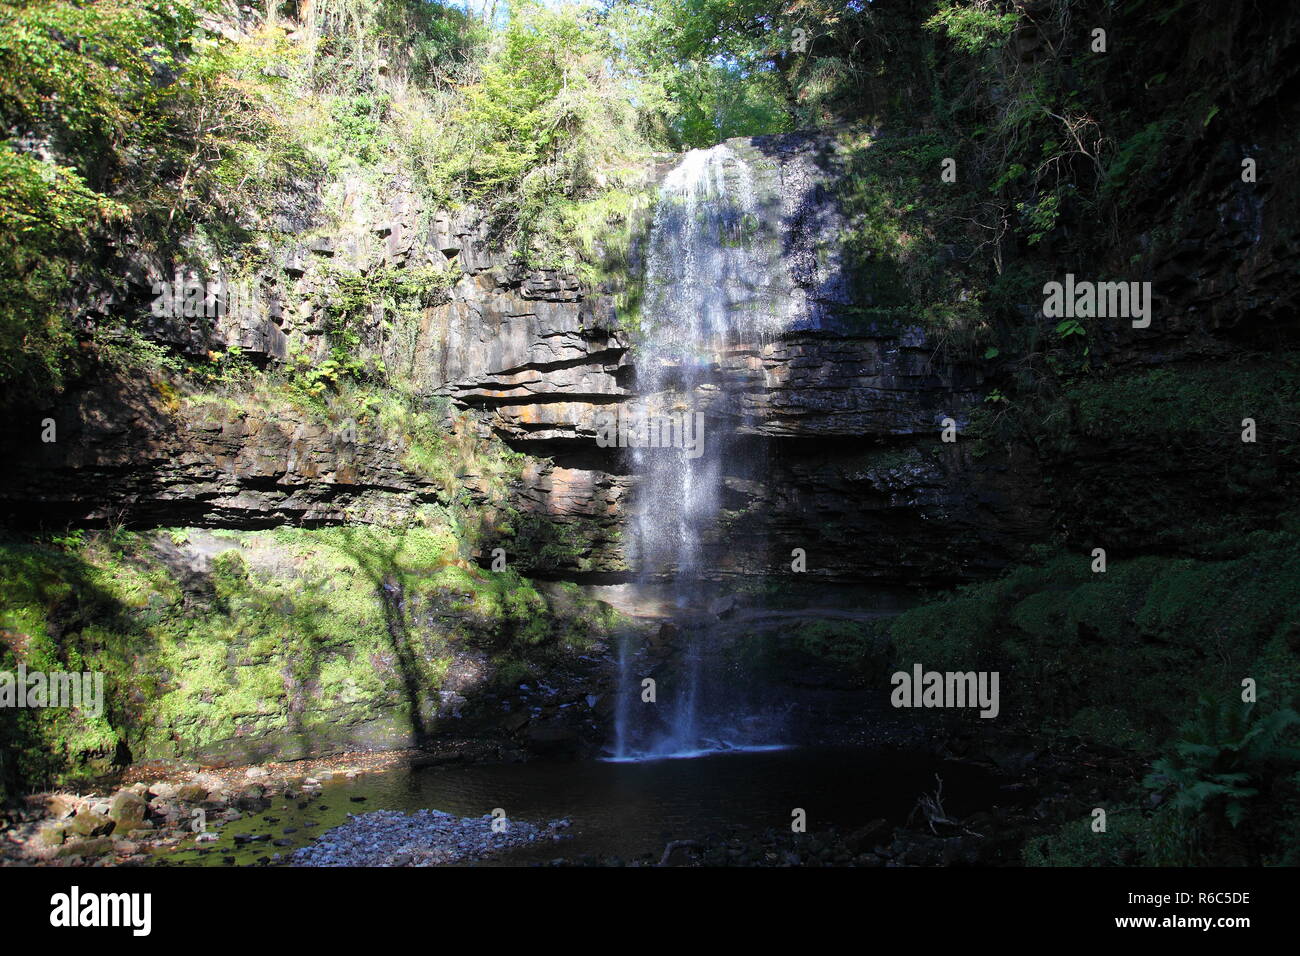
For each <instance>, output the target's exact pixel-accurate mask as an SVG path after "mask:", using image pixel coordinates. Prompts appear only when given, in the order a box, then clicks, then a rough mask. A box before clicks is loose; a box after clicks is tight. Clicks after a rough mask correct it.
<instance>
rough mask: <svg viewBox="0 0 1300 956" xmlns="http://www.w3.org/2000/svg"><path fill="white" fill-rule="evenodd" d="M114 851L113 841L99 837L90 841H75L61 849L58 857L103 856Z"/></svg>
mask: <svg viewBox="0 0 1300 956" xmlns="http://www.w3.org/2000/svg"><path fill="white" fill-rule="evenodd" d="M112 851H113V841H112V839H110V838H109V837H97V838H95V839H90V840H73V841H71V842H69V843H65V844H63V846H61V847H59V850H58V855H59V856H64V857H69V856H75V857H93V856H103V855H104V854H105V853H111V852H112Z"/></svg>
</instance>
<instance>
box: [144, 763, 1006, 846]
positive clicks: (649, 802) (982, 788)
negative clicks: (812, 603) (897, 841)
mask: <svg viewBox="0 0 1300 956" xmlns="http://www.w3.org/2000/svg"><path fill="white" fill-rule="evenodd" d="M936 773H938V774H939V775H940V776H942V778H943V794H944V804H945V807H946V808H947V810H948V811H949V813H950V815H955V816H958V817H960V816H964V815H967V814H969V813H972V812H974V811H976V810H979V809H982V808H988V807H990V806H992V805H993V804H995V803H1000V802H1004V798H1005V796H1006V794H1005V793H1004V792H1002V791H1000V789H999V785H1000V783H1002V781H1000V780H999V779H998V778H996V777H993V776H991V775H989V774H988V773H986V772H984V771H982V770H981V769H979V768H976V767H972V766H969V765H966V764H959V763H952V762H941V761H938V760H935V759H934V758H930V757H925V756H916V755H900V754H899V753H896V752H880V751H868V750H840V749H837V750H820V749H795V750H783V751H767V752H757V753H731V754H727V753H723V754H715V755H710V756H703V757H696V758H693V759H677V760H658V761H653V762H646V763H609V762H599V761H590V762H586V761H577V762H544V761H532V762H528V763H514V764H474V765H468V766H456V765H450V766H443V767H430V768H421V769H418V770H398V771H391V772H388V773H383V774H373V775H367V776H363V777H360V778H357V779H355V780H352V781H339V782H331V783H326V784H325V785H324V789H323V791H322V793H321V795H320V796H319V797H317V798H316V799H314V800H312V801H310V802H309V803H308V805H307V806H306V807H299V804H300V803H302V802H303V801H302V800H301V799H299V800H297V801H288V802H286V801H285V800H284V798H283V797H276V798H275V802H274V804H273V806H272V808H271V809H270V810H268V811H265V812H263V813H260V814H257V815H255V816H246V817H245V818H244V819H242V820H238V821H235V822H233V823H227V824H224V825H223V826H222V827H221V828H220V829H219V830H218V831H217V832H219V833H220V839H219V840H218V841H216V842H215V843H208V844H200V845H198V846H196V845H194V844H193V843H191V842H190V841H188V840H187V841H185V844H183V846H182V847H181V848H179V849H176V850H171V851H168V850H163V851H160V852H159V853H158V860H159V862H168V863H175V864H188V865H222V864H227V865H228V864H230V863H237V864H253V863H256V862H258V861H259V859H261V858H266V857H271V856H273V855H274V854H276V853H279V854H281V855H282V856H283V857H285V858H287V857H288V855H289V854H290V853H292V851H293V850H294V848H295V847H298V846H304V845H307V844H309V843H311V842H312V841H313V840H314V839H315V838H316V836H317V835H319V834H323V833H325V831H327V830H328V829H329V828H330V827H333V826H338V825H339V824H341V823H343V822H345V821H346V820H347V816H348V814H350V813H363V812H366V811H371V810H402V811H412V810H417V809H424V808H431V809H437V810H443V811H446V812H449V813H454V814H457V815H459V816H481V815H483V814H486V813H491V812H492V810H493V809H494V808H496V807H501V808H503V809H504V810H505V811H506V814H507V816H508V817H510V818H514V819H521V820H530V821H542V820H550V819H555V818H559V817H563V818H566V819H568V820H570V821H572V826H571V828H570V830H569V831H568V833H569V834H571V838H570V839H564V840H562V841H559V842H553V843H552V842H548V843H547V844H546V845H545V846H537V847H529V848H525V849H523V850H518V851H513V852H512V853H510V854H509V855H508V856H505V857H503V858H501V859H500V860H499V861H496V862H500V863H506V864H521V865H523V864H529V863H535V862H545V861H547V860H550V859H553V858H556V857H564V858H566V859H569V860H574V859H576V858H578V857H581V856H583V855H589V856H592V857H597V858H607V857H610V856H619V857H621V858H623V859H625V860H628V859H634V858H636V857H638V856H641V855H643V854H653V855H654V856H655V857H656V858H657V857H658V856H659V854H660V853H661V852H662V851H663V847H664V844H665V843H666V842H668V841H669V840H675V839H702V838H706V837H710V836H722V835H736V834H740V833H744V832H746V831H751V832H752V831H762V830H766V829H768V828H774V829H781V830H785V829H788V828H789V826H790V821H791V811H792V810H794V808H796V807H798V808H802V809H803V810H805V811H806V813H807V821H808V832H810V833H814V832H816V830H817V829H818V828H820V827H826V826H835V827H838V828H841V829H843V828H848V827H855V826H860V825H862V824H865V823H868V822H870V821H872V820H875V819H877V818H880V817H884V818H885V819H887V820H889V821H891V822H895V823H903V822H905V820H906V818H907V816H908V814H909V813H910V812H911V810H912V808H913V807H914V806H915V805H916V800H917V797H918V796H920V795H921V794H922V793H924V792H933V790H934V789H935V774H936ZM354 797H365V800H364V801H360V802H357V801H354V800H353V799H352V798H354ZM311 824H315V825H314V826H312V825H311ZM286 829H290V830H293V831H295V832H292V833H285V830H286ZM250 833H255V834H268V835H269V836H270V838H271V840H287V841H289V844H288V845H287V846H275V845H274V844H273V843H271V842H269V841H268V842H260V843H254V844H245V845H243V846H240V845H237V844H236V842H235V839H234V838H235V835H236V834H250Z"/></svg>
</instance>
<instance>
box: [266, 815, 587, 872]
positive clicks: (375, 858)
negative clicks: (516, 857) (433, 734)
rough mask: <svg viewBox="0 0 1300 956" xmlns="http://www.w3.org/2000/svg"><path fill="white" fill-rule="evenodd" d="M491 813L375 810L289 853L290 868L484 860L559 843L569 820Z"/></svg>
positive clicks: (436, 864)
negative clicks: (498, 818)
mask: <svg viewBox="0 0 1300 956" xmlns="http://www.w3.org/2000/svg"><path fill="white" fill-rule="evenodd" d="M503 822H504V823H505V829H501V824H498V825H497V827H498V831H499V832H494V830H493V828H492V824H493V818H492V815H491V814H485V815H483V816H481V817H457V816H454V815H452V814H450V813H443V812H442V811H441V810H417V811H416V812H415V813H412V814H405V813H400V812H398V811H396V810H377V811H375V812H373V813H362V814H357V815H353V816H351V817H350V818H349V820H348V822H347V823H345V824H344V825H343V826H341V827H335V828H334V829H333V830H330V831H328V832H327V833H324V834H322V835H321V837H320V839H319V840H318V841H317V842H316V843H314V844H312V845H311V846H308V847H302V848H301V849H298V850H296V851H294V853H293V856H292V857H291V858H290V864H291V865H292V866H438V865H441V864H446V863H466V862H471V861H474V860H483V859H487V858H488V857H492V856H495V855H497V854H499V853H502V852H504V851H506V850H509V849H513V848H515V847H521V846H528V845H530V844H532V845H535V844H537V843H539V842H541V841H550V842H557V841H559V840H562V839H564V834H563V831H564V830H565V829H567V828H568V826H569V821H568V820H551V821H550V822H548V823H544V824H536V823H528V822H525V821H522V820H505V821H503Z"/></svg>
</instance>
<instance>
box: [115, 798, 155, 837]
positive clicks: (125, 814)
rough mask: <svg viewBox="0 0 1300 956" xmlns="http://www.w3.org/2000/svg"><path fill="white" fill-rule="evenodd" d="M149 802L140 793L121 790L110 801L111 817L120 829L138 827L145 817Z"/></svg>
mask: <svg viewBox="0 0 1300 956" xmlns="http://www.w3.org/2000/svg"><path fill="white" fill-rule="evenodd" d="M147 810H148V804H146V803H145V801H144V798H143V797H141V796H140V795H139V794H138V793H135V792H133V791H131V790H119V791H118V792H117V793H115V794H113V799H112V800H110V801H109V807H108V816H109V819H111V820H112V821H113V823H115V824H116V825H117V829H118V830H122V831H126V830H134V829H137V828H138V827H139V826H140V825H141V824H142V823H143V822H144V818H145V812H146V811H147Z"/></svg>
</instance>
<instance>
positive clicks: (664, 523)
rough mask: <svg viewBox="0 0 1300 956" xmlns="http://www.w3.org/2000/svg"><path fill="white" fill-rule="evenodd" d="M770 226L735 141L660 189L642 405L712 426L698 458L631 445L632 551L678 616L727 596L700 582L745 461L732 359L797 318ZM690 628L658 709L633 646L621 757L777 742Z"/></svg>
mask: <svg viewBox="0 0 1300 956" xmlns="http://www.w3.org/2000/svg"><path fill="white" fill-rule="evenodd" d="M776 218H777V219H778V220H779V216H777V217H776ZM772 219H773V215H772V214H770V213H769V212H768V210H766V209H765V208H763V207H762V206H761V204H760V203H759V201H758V199H757V198H756V193H755V188H754V176H753V172H752V170H751V169H750V167H749V166H748V165H747V164H746V162H745V161H744V160H743V159H742V158H741V157H739V156H738V155H737V154H736V153H735V152H734V151H733V150H732V149H730V148H729V147H728V146H726V145H725V144H724V145H719V146H715V147H713V148H712V149H706V150H693V151H691V152H690V153H687V154H686V156H685V157H684V158H683V159H682V161H681V163H680V164H679V165H678V166H677V167H676V168H675V169H673V170H672V171H671V172H670V173H669V174H668V175H667V176H666V177H665V179H664V181H663V184H662V186H661V187H660V191H659V197H658V203H657V205H656V208H655V215H654V221H653V224H652V226H651V230H650V236H649V242H648V247H647V254H646V272H645V296H644V300H643V301H644V306H643V309H642V322H641V331H642V336H641V341H640V343H639V347H638V353H637V381H638V391H639V393H640V394H639V400H638V401H639V404H640V406H641V410H642V412H643V413H644V414H646V415H649V416H655V417H656V418H657V420H659V421H664V420H668V421H673V422H683V421H684V420H685V419H686V418H687V417H688V416H689V418H690V420H691V421H703V422H704V430H703V436H702V439H703V440H702V453H701V454H700V455H699V456H698V457H691V456H689V455H687V454H684V453H683V451H682V449H680V448H671V447H637V448H634V449H633V450H632V461H633V467H634V470H635V471H636V473H637V474H638V475H639V476H640V480H639V484H638V502H637V507H636V510H635V515H634V518H633V531H634V535H633V539H634V540H633V542H632V547H631V550H632V552H633V557H634V559H635V560H637V561H638V562H639V564H640V567H641V574H642V579H641V580H642V584H643V585H648V584H649V583H650V582H651V581H655V582H659V583H664V582H666V583H667V584H668V586H669V587H670V589H671V593H672V597H673V599H674V601H675V604H676V605H677V607H678V608H688V607H690V608H696V609H698V608H700V607H707V604H708V601H709V598H710V597H716V595H711V594H710V593H709V589H708V586H707V584H706V583H705V581H704V575H702V574H701V571H702V570H704V569H702V567H701V560H702V555H701V548H702V545H703V544H704V543H705V542H706V541H707V539H708V537H709V535H710V534H711V533H713V532H714V530H715V526H716V523H717V520H718V517H719V514H720V510H721V507H722V492H723V480H724V471H723V468H724V465H725V464H731V463H734V461H735V460H736V457H737V456H738V455H739V454H740V453H741V450H740V448H739V446H738V443H737V441H736V425H737V423H738V422H740V421H742V420H743V417H744V416H743V413H742V411H741V410H740V409H741V406H740V403H739V401H738V400H737V397H736V396H733V395H730V394H728V388H729V386H728V381H729V379H728V376H726V375H720V374H719V363H720V359H721V358H722V357H723V356H724V355H725V354H726V353H727V352H728V350H729V349H735V348H738V347H748V348H751V349H752V348H754V347H755V346H757V345H758V344H760V343H761V342H762V341H763V340H764V339H766V338H770V337H771V336H773V335H775V334H776V333H779V332H781V331H783V330H784V329H785V328H786V327H787V323H788V318H789V315H790V311H791V309H790V295H789V291H790V288H791V283H790V281H789V277H788V275H786V274H784V269H783V267H782V265H781V262H780V257H779V253H778V254H775V255H774V249H779V233H778V228H779V227H774V223H773V222H772V221H771V220H772ZM684 627H685V630H686V634H685V638H686V643H687V648H686V652H685V654H684V656H683V659H682V660H681V662H680V666H679V667H678V669H677V673H676V674H675V676H674V678H673V679H672V680H671V681H670V682H669V683H671V685H672V686H671V687H661V688H658V689H657V692H658V693H659V694H660V695H661V696H660V697H659V699H657V701H656V705H655V708H654V710H653V711H647V710H646V707H645V705H644V704H643V703H642V701H641V698H640V694H641V691H642V687H641V675H640V673H639V672H638V671H637V669H636V668H635V667H634V666H633V663H632V662H633V658H634V656H635V654H636V649H635V648H632V647H631V646H629V643H628V642H625V644H624V646H623V647H622V648H621V650H620V678H619V679H620V688H619V706H618V707H617V708H616V712H615V723H616V728H615V743H614V758H615V759H653V758H659V757H668V756H689V755H695V754H699V753H706V752H710V751H714V750H719V749H755V748H766V747H768V746H771V745H773V744H772V741H771V739H768V735H769V734H770V733H772V732H773V731H772V728H771V725H770V723H767V722H765V721H763V720H761V719H760V718H759V715H758V714H756V713H755V712H754V710H753V709H752V708H751V707H749V706H746V705H741V704H739V703H737V701H736V699H735V695H734V694H733V693H729V692H726V691H724V690H723V689H722V688H721V686H720V682H719V680H718V679H717V678H718V676H719V675H716V674H712V673H709V672H708V671H709V668H710V657H711V654H710V648H709V641H708V637H709V635H708V634H707V633H702V628H701V627H700V626H699V625H698V624H697V625H689V624H687V625H684ZM647 715H648V716H647Z"/></svg>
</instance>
